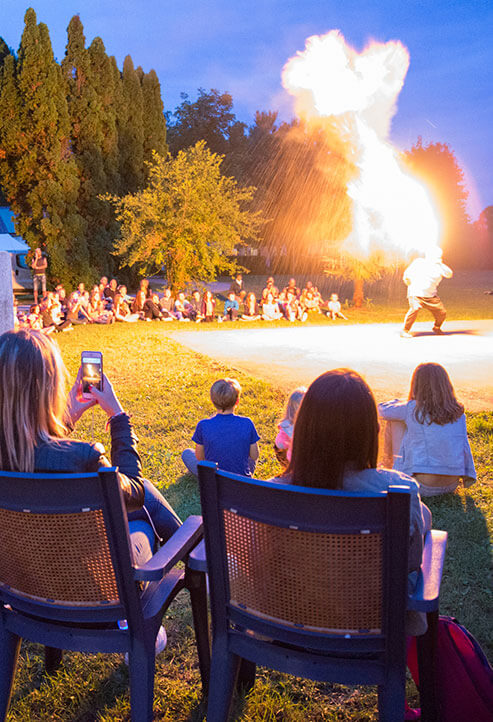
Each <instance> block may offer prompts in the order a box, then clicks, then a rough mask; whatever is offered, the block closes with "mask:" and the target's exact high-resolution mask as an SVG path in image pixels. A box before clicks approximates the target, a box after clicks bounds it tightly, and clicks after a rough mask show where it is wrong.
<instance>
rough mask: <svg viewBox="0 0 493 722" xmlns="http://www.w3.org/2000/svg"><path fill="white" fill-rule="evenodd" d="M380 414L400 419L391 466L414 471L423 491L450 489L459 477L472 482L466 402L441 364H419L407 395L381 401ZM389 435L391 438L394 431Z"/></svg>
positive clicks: (389, 419) (428, 493) (426, 493)
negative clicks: (465, 411)
mask: <svg viewBox="0 0 493 722" xmlns="http://www.w3.org/2000/svg"><path fill="white" fill-rule="evenodd" d="M378 413H379V414H380V417H381V418H382V419H384V420H385V421H387V422H399V423H401V425H402V433H401V434H400V435H399V434H398V435H397V436H400V440H401V443H400V445H399V448H397V449H394V450H393V457H394V465H393V466H394V469H397V470H398V471H402V472H404V473H406V474H409V475H412V476H414V478H415V479H416V480H417V481H418V482H419V486H420V492H421V496H438V495H440V494H446V493H449V492H453V491H455V489H456V488H457V486H458V484H459V481H460V479H461V478H462V480H463V484H464V486H465V487H468V486H471V485H472V484H473V483H474V482H475V481H476V470H475V468H474V460H473V457H472V453H471V447H470V445H469V440H468V438H467V428H466V417H465V415H464V406H463V405H462V404H461V403H459V401H457V398H456V396H455V392H454V388H453V386H452V383H451V381H450V378H449V375H448V373H447V371H446V370H445V369H444V368H443V366H440V364H436V363H424V364H420V365H419V366H417V367H416V369H415V370H414V373H413V375H412V378H411V388H410V390H409V398H408V400H407V401H399V400H394V401H387V402H386V403H383V404H379V406H378ZM389 437H390V434H387V439H388V438H389ZM393 437H394V441H395V438H396V434H393Z"/></svg>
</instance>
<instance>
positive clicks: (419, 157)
mask: <svg viewBox="0 0 493 722" xmlns="http://www.w3.org/2000/svg"><path fill="white" fill-rule="evenodd" d="M406 161H407V165H408V166H409V168H410V169H411V171H412V172H413V173H414V174H415V175H416V176H417V177H418V178H420V179H421V180H422V181H423V182H424V183H425V184H426V185H427V187H428V188H429V189H430V191H431V194H432V197H433V200H434V202H435V205H436V208H437V211H438V213H439V215H440V220H441V222H442V228H443V233H442V242H441V245H442V246H443V248H444V252H445V256H446V258H447V259H448V260H449V262H450V263H451V264H452V265H453V266H456V267H461V268H464V267H468V266H469V267H470V266H471V265H474V264H475V263H477V260H478V259H477V253H476V252H475V250H474V248H471V242H472V245H473V247H474V245H475V243H474V241H475V239H474V238H473V236H474V233H473V229H472V226H471V223H470V219H469V216H468V214H467V208H466V202H467V198H468V195H469V193H468V191H467V188H466V186H465V182H464V173H463V171H462V169H461V167H460V166H459V163H458V161H457V158H456V157H455V154H454V152H453V150H451V148H450V147H449V146H448V145H447V144H446V143H429V144H428V145H427V146H424V145H423V143H422V140H421V138H419V139H418V141H417V143H416V144H415V145H414V146H413V147H412V148H411V150H410V151H408V152H407V153H406Z"/></svg>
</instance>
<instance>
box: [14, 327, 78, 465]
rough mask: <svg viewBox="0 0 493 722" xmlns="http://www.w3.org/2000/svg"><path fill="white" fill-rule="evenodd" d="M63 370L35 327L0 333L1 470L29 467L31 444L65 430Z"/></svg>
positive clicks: (56, 353)
mask: <svg viewBox="0 0 493 722" xmlns="http://www.w3.org/2000/svg"><path fill="white" fill-rule="evenodd" d="M66 376H67V372H66V369H65V366H64V364H63V361H62V358H61V356H60V352H59V350H58V348H57V346H56V345H55V343H54V342H53V341H52V340H51V339H50V337H49V336H46V335H45V334H43V333H40V332H37V331H25V330H21V331H7V332H6V333H4V334H2V336H0V468H1V469H4V470H10V471H34V447H35V446H36V444H38V443H39V442H42V441H49V440H51V439H53V438H62V437H64V436H66V434H67V427H66V425H65V423H64V421H63V415H64V412H65V408H66V395H65V381H66Z"/></svg>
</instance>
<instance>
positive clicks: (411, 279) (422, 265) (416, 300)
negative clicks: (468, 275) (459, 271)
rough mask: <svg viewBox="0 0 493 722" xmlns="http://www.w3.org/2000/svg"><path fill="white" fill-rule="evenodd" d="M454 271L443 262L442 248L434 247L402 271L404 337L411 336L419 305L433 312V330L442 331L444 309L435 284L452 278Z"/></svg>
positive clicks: (440, 332)
mask: <svg viewBox="0 0 493 722" xmlns="http://www.w3.org/2000/svg"><path fill="white" fill-rule="evenodd" d="M452 276H453V271H452V269H451V268H449V267H448V266H446V265H445V263H443V261H442V249H441V248H438V247H437V246H435V247H433V248H430V249H428V250H427V251H426V253H425V256H424V258H416V259H415V260H414V261H413V262H412V263H411V264H410V265H409V266H408V267H407V268H406V270H405V271H404V276H403V280H404V283H405V284H406V286H407V298H408V301H409V310H408V312H407V313H406V316H405V318H404V327H403V329H402V331H401V336H402V337H403V338H412V334H411V327H412V325H413V323H414V322H415V321H416V318H417V316H418V313H419V311H420V310H421V309H422V308H426V309H428V311H430V312H431V313H432V314H433V318H434V319H435V323H434V325H433V328H432V331H433V333H436V334H442V333H443V331H442V324H443V322H444V321H445V317H446V315H447V311H446V310H445V306H444V305H443V302H442V301H441V299H440V298H439V296H438V292H437V289H438V285H439V283H440V281H441V280H442V278H452Z"/></svg>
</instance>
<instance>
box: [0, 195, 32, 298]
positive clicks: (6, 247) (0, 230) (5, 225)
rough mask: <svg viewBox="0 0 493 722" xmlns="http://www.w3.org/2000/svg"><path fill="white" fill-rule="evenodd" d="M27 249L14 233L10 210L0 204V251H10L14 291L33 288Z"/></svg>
mask: <svg viewBox="0 0 493 722" xmlns="http://www.w3.org/2000/svg"><path fill="white" fill-rule="evenodd" d="M29 250H30V249H29V246H28V245H27V243H26V242H25V241H23V240H22V238H21V237H20V236H16V235H15V228H14V223H13V221H12V211H11V210H10V208H8V206H0V251H7V253H10V258H11V261H12V288H13V289H14V293H22V291H31V290H32V288H33V278H32V273H31V267H30V266H29V264H28V263H27V260H26V256H27V254H28V253H29Z"/></svg>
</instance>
